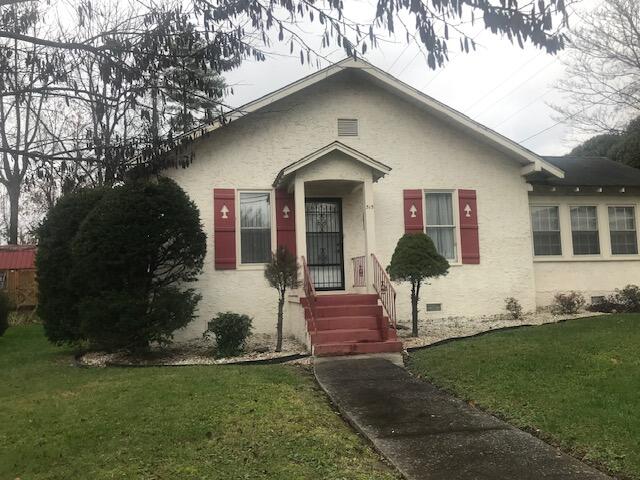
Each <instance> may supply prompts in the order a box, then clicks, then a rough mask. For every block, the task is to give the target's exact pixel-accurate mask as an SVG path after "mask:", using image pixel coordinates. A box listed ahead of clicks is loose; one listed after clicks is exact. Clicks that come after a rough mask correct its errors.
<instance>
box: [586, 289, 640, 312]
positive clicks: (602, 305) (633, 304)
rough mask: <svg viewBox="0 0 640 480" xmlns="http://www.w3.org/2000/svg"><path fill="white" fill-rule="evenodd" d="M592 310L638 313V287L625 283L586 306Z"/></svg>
mask: <svg viewBox="0 0 640 480" xmlns="http://www.w3.org/2000/svg"><path fill="white" fill-rule="evenodd" d="M587 309H588V310H590V311H592V312H604V313H612V312H616V313H640V287H638V286H637V285H627V286H626V287H624V288H623V289H621V290H617V289H616V293H614V294H613V295H609V296H608V297H605V298H603V299H601V300H599V301H597V302H595V303H593V304H591V305H589V306H588V307H587Z"/></svg>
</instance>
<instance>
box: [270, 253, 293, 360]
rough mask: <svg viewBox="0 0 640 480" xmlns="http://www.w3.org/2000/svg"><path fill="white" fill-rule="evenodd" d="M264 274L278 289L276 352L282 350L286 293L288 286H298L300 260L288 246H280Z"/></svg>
mask: <svg viewBox="0 0 640 480" xmlns="http://www.w3.org/2000/svg"><path fill="white" fill-rule="evenodd" d="M264 276H265V278H266V279H267V281H268V282H269V285H271V286H272V287H273V288H275V289H276V290H278V295H279V297H278V323H277V327H276V335H277V337H278V339H277V343H276V352H279V351H281V350H282V317H283V310H284V295H285V293H286V291H287V288H297V287H298V285H299V282H298V262H297V260H296V257H295V256H294V255H293V254H292V253H291V252H290V251H289V250H288V249H287V248H286V247H283V246H280V247H278V248H277V250H276V253H274V254H273V255H272V256H271V261H270V262H269V264H268V265H267V268H266V269H265V271H264Z"/></svg>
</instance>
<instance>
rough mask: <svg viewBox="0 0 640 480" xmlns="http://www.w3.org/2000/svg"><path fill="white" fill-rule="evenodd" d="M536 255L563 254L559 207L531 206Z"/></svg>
mask: <svg viewBox="0 0 640 480" xmlns="http://www.w3.org/2000/svg"><path fill="white" fill-rule="evenodd" d="M531 226H532V230H533V253H534V255H562V243H561V241H560V214H559V211H558V207H537V206H536V207H531Z"/></svg>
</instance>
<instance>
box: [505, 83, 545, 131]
mask: <svg viewBox="0 0 640 480" xmlns="http://www.w3.org/2000/svg"><path fill="white" fill-rule="evenodd" d="M551 90H552V89H551V88H550V89H548V90H547V91H546V92H544V93H543V94H542V95H538V96H537V97H535V98H534V99H533V100H531V101H530V102H529V103H527V104H526V105H525V106H523V107H522V108H519V109H518V110H516V111H515V112H513V113H512V114H511V115H509V116H508V117H506V118H505V119H503V120H501V121H500V123H498V124H496V125H495V126H494V127H493V128H494V129H496V128H498V127H499V126H501V125H503V124H504V123H506V122H507V121H509V120H511V119H512V118H513V117H515V116H516V115H518V114H519V113H521V112H523V111H524V110H526V109H527V108H529V107H530V106H531V105H533V104H534V103H536V102H537V101H538V100H540V99H541V98H543V97H545V96H547V95H548V94H549V93H550V92H551Z"/></svg>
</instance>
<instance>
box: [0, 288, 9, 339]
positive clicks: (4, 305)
mask: <svg viewBox="0 0 640 480" xmlns="http://www.w3.org/2000/svg"><path fill="white" fill-rule="evenodd" d="M10 312H11V301H10V300H9V297H8V296H7V294H6V293H5V292H2V291H0V337H1V336H3V335H4V332H6V331H7V328H9V313H10Z"/></svg>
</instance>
